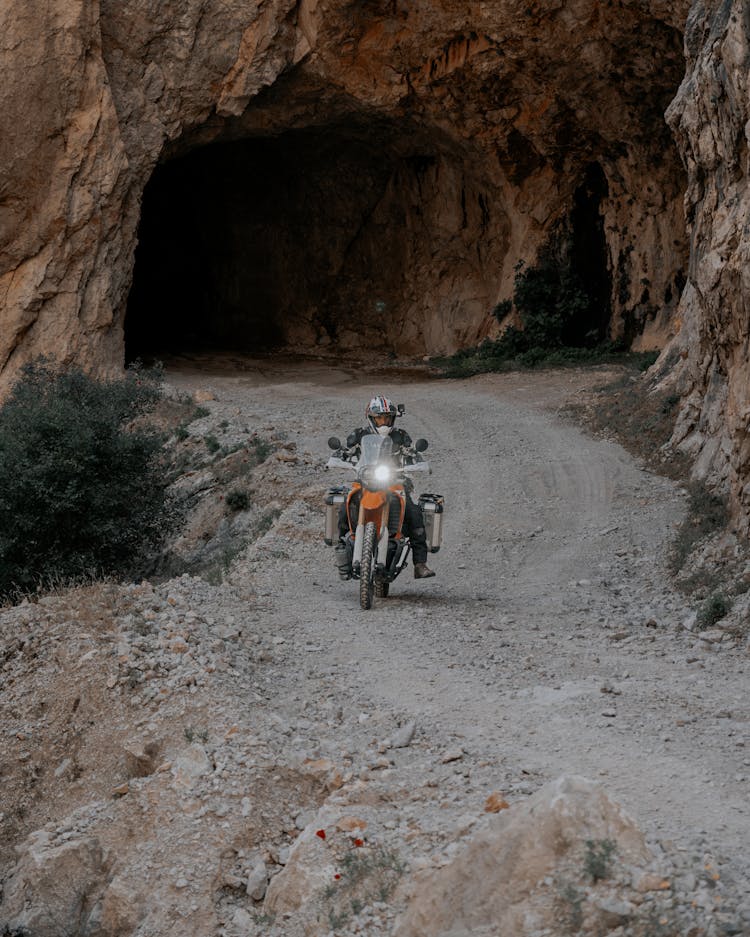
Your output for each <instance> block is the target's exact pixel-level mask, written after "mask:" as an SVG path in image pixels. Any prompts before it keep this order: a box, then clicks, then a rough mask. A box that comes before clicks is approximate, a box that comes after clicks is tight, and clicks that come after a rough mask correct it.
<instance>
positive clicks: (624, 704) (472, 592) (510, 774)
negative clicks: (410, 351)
mask: <svg viewBox="0 0 750 937" xmlns="http://www.w3.org/2000/svg"><path fill="white" fill-rule="evenodd" d="M244 366H245V367H246V368H248V367H249V369H248V370H244V371H242V372H234V373H232V372H231V371H216V372H214V373H207V372H205V371H203V372H200V373H193V372H191V371H190V370H189V369H184V370H182V371H180V372H175V371H173V372H172V373H170V375H169V378H170V380H171V381H172V383H174V384H175V385H176V386H178V387H179V388H181V389H188V390H194V389H195V388H196V387H199V386H200V387H206V386H208V387H210V388H212V389H213V390H214V392H215V394H216V397H217V400H216V403H215V404H214V405H213V407H214V412H215V415H221V414H222V413H226V414H228V415H237V414H241V417H242V419H244V420H246V421H248V422H249V423H251V424H253V425H258V426H266V427H271V426H273V427H274V428H275V429H276V430H283V431H284V432H285V433H286V434H288V438H289V440H292V441H294V442H296V443H297V447H298V452H300V453H304V452H305V451H307V452H308V453H309V454H310V455H309V460H310V464H308V465H304V464H302V463H301V464H300V467H294V466H292V467H290V468H289V469H288V475H287V477H288V479H289V484H290V485H292V486H297V491H298V492H300V493H302V495H303V496H304V497H307V498H308V500H309V501H310V502H311V503H314V502H315V496H316V492H317V491H320V492H321V495H322V491H323V490H324V489H325V487H326V486H327V485H328V484H331V483H334V482H335V481H337V480H338V479H334V478H332V477H331V476H330V475H326V474H325V473H324V472H323V471H322V465H323V462H324V459H325V458H326V456H327V450H326V446H325V440H326V438H327V436H328V435H330V434H331V433H337V434H339V435H345V434H346V433H347V432H348V431H349V430H350V429H351V428H352V427H353V426H355V425H357V424H358V423H359V421H360V419H361V416H362V410H363V406H364V403H365V402H366V400H367V399H368V398H369V396H370V395H371V394H372V393H373V392H381V393H385V394H387V395H388V396H391V397H392V398H393V399H395V400H396V401H398V402H404V403H405V404H406V406H407V414H406V417H405V418H404V420H403V421H402V425H403V426H404V427H405V428H406V429H407V430H408V431H409V432H410V434H411V435H412V437H414V438H416V437H418V436H425V437H426V438H427V439H428V440H429V443H430V450H429V453H428V455H429V456H430V458H431V463H432V467H433V477H432V478H431V479H429V484H428V485H427V486H426V487H427V488H428V490H433V491H438V492H440V493H442V494H444V495H445V499H446V505H447V508H446V510H447V513H446V515H445V525H446V533H445V540H444V547H443V549H442V550H441V552H440V553H439V554H438V555H437V556H436V557H434V558H432V559H431V562H432V563H433V565H434V567H435V569H436V570H437V573H438V575H437V578H435V579H433V580H430V581H427V582H414V581H413V580H411V579H410V578H408V577H407V576H402V577H401V578H400V579H399V580H398V582H397V583H396V584H395V586H394V587H393V588H392V594H391V596H390V597H389V598H387V599H385V600H381V601H377V600H376V607H375V608H374V609H373V610H372V611H370V612H362V611H360V609H359V608H358V603H357V594H356V587H355V584H353V583H348V584H341V583H339V582H338V581H337V578H336V574H335V571H334V569H333V556H332V551H330V550H329V549H326V548H325V547H324V546H323V544H322V541H321V540H320V539H318V535H319V531H320V529H321V528H320V525H321V523H322V518H321V516H320V515H319V514H317V513H316V512H314V511H313V512H308V513H307V514H305V511H304V509H303V510H298V508H299V502H298V503H297V504H296V505H293V506H292V507H291V508H290V509H289V510H288V511H286V512H285V514H284V515H282V518H281V519H280V521H279V524H278V525H277V527H276V528H275V529H274V530H272V531H271V532H270V533H269V534H268V535H267V536H266V538H264V541H263V542H262V543H261V544H260V545H259V546H258V548H257V549H254V550H253V551H251V554H250V555H249V556H248V557H247V558H246V559H245V560H242V561H240V562H239V563H238V565H237V566H236V567H235V569H234V572H233V574H232V576H231V581H232V582H233V583H234V584H236V585H237V586H238V587H239V588H240V589H245V590H247V591H248V594H250V593H252V594H253V595H254V596H256V597H260V600H261V601H262V602H263V607H264V610H265V612H264V613H265V616H266V618H267V624H268V626H269V627H272V628H273V629H275V630H276V631H277V632H278V634H279V635H280V636H282V638H283V639H284V641H285V644H284V645H283V654H282V658H281V665H280V669H278V670H277V672H276V679H277V680H278V682H279V687H278V690H279V696H280V698H281V699H283V698H284V694H289V696H288V700H289V705H290V706H291V707H292V708H294V705H295V702H294V701H295V700H296V701H297V703H296V705H297V706H298V708H299V707H301V708H302V709H304V701H305V700H306V699H313V698H316V695H317V696H318V697H319V696H320V695H321V694H323V695H325V696H326V697H327V698H329V699H335V700H336V701H337V703H338V704H339V705H340V706H341V707H343V709H344V711H345V712H362V713H367V712H372V711H388V712H391V713H397V714H399V715H400V716H401V717H402V718H404V719H406V718H409V719H413V720H415V721H416V723H417V726H418V727H419V729H420V731H421V732H422V733H425V734H426V735H428V736H429V737H430V738H431V739H432V740H433V742H435V743H436V744H442V745H444V747H445V748H454V749H455V748H458V749H463V751H464V754H463V757H462V760H461V768H460V771H461V772H462V775H461V777H460V778H459V780H460V782H461V784H462V785H464V791H465V793H467V796H468V793H469V792H471V791H472V790H476V791H477V796H479V792H480V791H482V790H483V785H485V784H487V783H490V781H489V780H488V779H489V778H490V777H491V778H492V781H491V783H493V784H494V785H495V786H497V785H498V784H503V785H504V788H505V790H508V791H510V792H517V793H520V794H523V793H526V792H530V791H533V790H535V789H536V788H538V787H539V786H540V785H541V784H542V783H543V782H545V781H546V780H548V779H550V778H554V777H556V776H558V775H560V774H562V773H566V772H573V773H579V774H584V775H588V776H591V777H593V778H597V779H600V780H602V781H603V783H604V784H605V786H606V788H607V790H608V791H609V793H610V794H611V795H612V796H613V798H614V799H616V800H618V801H619V802H620V803H622V804H623V805H624V806H625V807H626V808H627V809H628V810H629V811H630V812H631V814H632V815H634V816H635V817H636V818H637V819H638V821H639V822H640V823H641V825H642V826H643V828H644V829H645V830H646V832H647V833H649V834H650V835H652V836H656V837H658V838H661V839H663V840H664V839H666V840H669V841H672V842H673V843H674V844H675V845H676V848H677V849H682V850H688V851H693V852H695V853H696V854H700V853H701V850H703V851H706V850H708V851H711V852H712V853H714V854H722V853H723V854H726V856H727V857H729V858H731V860H732V862H733V863H734V864H735V865H736V866H737V867H738V868H742V867H746V866H747V863H748V854H747V850H748V845H749V844H750V807H749V806H748V803H749V800H748V783H749V780H748V779H749V778H750V740H748V727H749V725H750V723H749V722H748V720H749V719H750V708H749V706H748V700H747V695H746V691H745V689H744V687H743V681H744V671H745V669H746V665H747V657H746V656H745V654H744V651H743V650H742V649H740V648H733V647H727V645H726V643H725V644H723V645H722V646H721V648H720V649H719V646H718V645H716V644H711V643H709V642H706V641H704V640H701V639H700V638H699V637H698V636H697V635H696V634H695V633H691V632H690V631H686V630H684V629H683V623H684V622H686V621H687V622H689V621H690V616H691V612H692V611H693V609H692V608H691V606H690V605H689V604H686V602H685V600H684V599H683V598H682V597H681V596H679V595H678V594H676V593H674V592H673V591H672V590H671V588H670V584H669V581H668V576H667V573H666V565H665V560H666V550H667V546H668V544H669V541H670V537H671V536H672V534H673V529H674V526H675V524H676V523H678V522H679V520H680V519H681V517H682V513H683V504H684V492H682V491H681V490H680V489H679V488H678V486H676V485H675V484H674V483H673V482H671V481H668V480H666V479H664V478H660V477H658V476H655V475H653V474H650V473H648V472H646V471H644V470H643V469H642V468H641V467H639V466H638V465H637V464H636V463H635V462H634V460H633V459H632V458H631V457H630V456H629V455H628V454H627V453H625V452H624V451H623V450H622V449H621V448H620V447H619V446H617V445H616V444H614V443H612V442H609V441H604V440H598V439H592V438H590V437H589V436H587V435H586V434H585V433H584V432H583V431H582V430H581V429H579V428H577V427H576V426H575V425H573V424H572V422H571V421H570V420H569V419H567V418H565V417H564V416H562V415H561V409H562V407H563V405H564V404H565V403H566V402H568V401H569V400H571V399H573V398H575V396H576V394H577V393H578V392H579V390H580V389H582V388H585V387H586V386H589V387H590V386H594V385H596V384H598V383H601V381H602V377H601V375H596V374H593V375H592V374H591V373H589V374H583V373H577V372H572V371H566V372H557V373H541V374H514V375H490V376H485V377H481V378H475V379H473V380H470V381H459V382H456V381H451V382H447V381H442V382H441V381H426V380H420V379H417V380H411V381H410V380H408V379H404V380H400V381H398V382H394V381H393V380H388V379H387V378H385V379H377V380H375V379H372V378H368V379H366V380H362V379H361V378H357V377H356V375H354V374H353V373H351V372H347V371H344V370H335V369H326V368H324V367H323V366H318V365H294V366H292V365H289V366H276V367H271V366H269V365H267V364H262V363H261V364H258V365H257V366H248V365H247V363H245V365H244ZM235 418H237V417H236V416H235ZM303 508H304V505H303ZM433 560H434V562H433ZM341 744H342V747H344V748H345V747H346V743H345V741H344V740H342V742H341Z"/></svg>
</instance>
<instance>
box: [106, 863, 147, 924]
mask: <svg viewBox="0 0 750 937" xmlns="http://www.w3.org/2000/svg"><path fill="white" fill-rule="evenodd" d="M143 913H144V908H143V897H142V895H140V894H139V892H138V891H137V890H136V889H135V888H134V887H133V885H131V884H129V883H128V882H127V881H125V880H124V879H123V878H122V877H120V876H115V878H113V879H112V881H111V882H110V884H109V886H108V887H107V890H106V891H105V892H104V896H103V898H102V909H101V920H100V927H101V933H102V935H103V937H122V935H124V934H131V933H132V932H133V931H135V929H136V927H137V926H138V922H139V920H140V919H141V917H142V916H143Z"/></svg>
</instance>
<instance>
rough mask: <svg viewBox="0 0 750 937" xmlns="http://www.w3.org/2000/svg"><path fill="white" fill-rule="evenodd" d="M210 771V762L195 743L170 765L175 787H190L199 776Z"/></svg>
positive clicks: (200, 746)
mask: <svg viewBox="0 0 750 937" xmlns="http://www.w3.org/2000/svg"><path fill="white" fill-rule="evenodd" d="M210 770H211V762H210V761H209V759H208V755H207V754H206V751H205V749H204V748H203V746H202V745H198V744H197V743H196V744H194V745H190V746H189V747H188V749H187V750H186V751H185V752H184V753H183V754H182V755H180V756H179V757H178V758H175V760H174V761H173V763H172V774H173V775H174V784H175V786H176V787H190V786H191V785H192V784H193V783H194V782H195V781H196V780H197V779H198V778H199V777H201V775H203V774H206V773H207V772H209V771H210Z"/></svg>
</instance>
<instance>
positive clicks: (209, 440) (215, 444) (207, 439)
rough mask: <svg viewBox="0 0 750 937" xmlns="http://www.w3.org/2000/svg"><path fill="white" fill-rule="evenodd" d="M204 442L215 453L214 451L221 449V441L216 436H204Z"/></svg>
mask: <svg viewBox="0 0 750 937" xmlns="http://www.w3.org/2000/svg"><path fill="white" fill-rule="evenodd" d="M203 442H204V443H205V444H206V449H208V451H209V452H210V453H211V454H212V455H213V453H214V452H218V451H219V449H221V443H220V442H219V440H218V439H217V438H216V437H215V436H204V437H203Z"/></svg>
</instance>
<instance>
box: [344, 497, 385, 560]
mask: <svg viewBox="0 0 750 937" xmlns="http://www.w3.org/2000/svg"><path fill="white" fill-rule="evenodd" d="M387 510H388V498H384V497H383V495H381V494H380V493H378V494H375V493H374V492H371V491H363V492H362V498H361V499H360V502H359V514H358V516H357V528H356V530H355V532H354V555H353V556H352V564H353V565H354V564H358V563H361V562H362V547H363V546H364V540H365V524H369V523H370V521H372V522H373V523H374V524H375V531H376V535H377V540H378V558H377V561H378V563H380V562H381V559H380V554H381V550H382V539H383V532H385V551H386V556H387V554H388V515H387V513H386V512H387Z"/></svg>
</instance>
